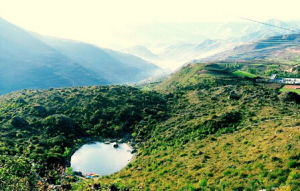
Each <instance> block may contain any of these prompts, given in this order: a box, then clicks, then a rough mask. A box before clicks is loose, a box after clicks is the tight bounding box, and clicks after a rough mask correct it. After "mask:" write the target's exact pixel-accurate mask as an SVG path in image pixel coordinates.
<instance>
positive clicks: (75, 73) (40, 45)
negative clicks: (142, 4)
mask: <svg viewBox="0 0 300 191" xmlns="http://www.w3.org/2000/svg"><path fill="white" fill-rule="evenodd" d="M159 69H160V68H159V67H158V66H156V65H154V64H151V63H150V62H147V61H145V60H143V59H141V58H139V57H136V56H133V55H130V54H123V53H121V52H117V51H113V50H109V49H103V48H99V47H96V46H94V45H91V44H87V43H82V42H75V41H72V40H63V39H58V38H52V37H44V36H41V35H38V34H34V33H31V32H29V31H26V30H23V29H21V28H19V27H17V26H15V25H13V24H11V23H9V22H7V21H5V20H3V19H0V94H3V93H7V92H10V91H14V90H19V89H32V88H33V89H35V88H50V87H66V86H83V85H97V84H113V83H132V82H138V81H140V80H144V79H145V78H149V77H151V76H152V75H153V74H154V73H155V72H156V71H157V70H159Z"/></svg>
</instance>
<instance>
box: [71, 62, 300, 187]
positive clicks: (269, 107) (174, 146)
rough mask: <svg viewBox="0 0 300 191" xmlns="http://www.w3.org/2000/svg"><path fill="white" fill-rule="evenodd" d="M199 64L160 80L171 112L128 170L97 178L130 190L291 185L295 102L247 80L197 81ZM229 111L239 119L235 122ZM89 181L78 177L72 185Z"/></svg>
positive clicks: (297, 150)
mask: <svg viewBox="0 0 300 191" xmlns="http://www.w3.org/2000/svg"><path fill="white" fill-rule="evenodd" d="M203 68H204V66H203V65H201V64H199V65H197V64H196V65H193V66H188V67H186V68H184V69H183V70H181V71H179V72H177V73H176V74H175V75H174V76H172V77H171V78H170V79H168V80H167V81H165V82H163V83H162V84H160V85H159V87H158V88H162V87H164V88H168V90H169V91H170V92H172V93H171V94H172V96H173V97H174V98H176V99H174V100H172V99H171V100H169V104H171V105H172V107H171V108H170V113H172V114H171V117H170V118H169V119H168V120H166V121H164V122H162V123H158V124H157V125H156V127H155V130H154V131H153V132H152V138H150V139H149V140H148V141H146V142H145V143H144V144H142V145H141V146H140V150H139V153H138V155H137V157H136V158H135V160H134V161H133V162H132V164H130V165H129V167H127V168H126V169H124V170H122V171H121V172H119V173H117V174H114V175H112V176H108V177H104V178H101V179H100V180H99V181H100V183H101V184H105V183H106V184H112V183H114V184H116V185H118V186H119V187H121V188H122V187H129V188H131V189H133V190H193V189H209V188H210V189H217V190H222V189H223V190H246V189H248V190H257V189H262V188H267V189H271V188H272V187H279V186H284V185H288V186H287V187H286V188H287V189H293V190H296V188H297V187H298V186H299V184H300V171H299V155H300V147H299V144H298V142H299V140H300V133H299V128H300V120H299V119H300V118H299V117H300V113H299V106H298V105H297V104H296V103H295V102H284V101H282V99H281V96H279V97H278V96H277V95H278V92H277V89H269V88H265V87H261V86H257V85H254V84H252V83H251V82H249V83H242V84H244V85H239V84H240V82H241V80H239V81H236V84H231V85H224V84H221V83H218V80H217V79H216V75H214V76H211V77H213V78H207V76H205V79H206V80H205V82H208V83H207V85H208V86H203V85H197V82H195V81H193V80H192V81H191V79H196V78H197V79H199V82H201V83H203V81H202V79H201V77H200V76H201V75H202V74H201V73H200V74H199V70H202V69H203ZM185 74H187V76H188V77H186V76H185ZM212 82H214V83H212ZM230 83H231V82H230ZM182 84H184V85H185V88H184V86H182ZM245 84H246V85H245ZM174 86H177V87H179V89H176V88H175V87H174ZM186 86H188V88H187V87H186ZM232 113H239V114H240V115H241V118H239V120H235V118H234V117H232V115H230V114H232ZM224 116H225V117H224ZM224 119H225V121H224ZM210 124H212V125H210ZM297 160H298V162H296V161H297ZM295 163H297V164H298V167H297V165H295ZM293 164H294V166H293ZM96 182H98V181H96ZM93 183H94V182H82V183H80V184H77V186H78V187H77V188H78V189H83V188H87V185H88V184H90V185H92V184H93Z"/></svg>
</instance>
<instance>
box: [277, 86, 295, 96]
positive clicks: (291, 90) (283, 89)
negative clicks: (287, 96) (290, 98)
mask: <svg viewBox="0 0 300 191" xmlns="http://www.w3.org/2000/svg"><path fill="white" fill-rule="evenodd" d="M280 92H295V93H297V94H298V95H300V90H299V89H291V88H285V87H283V88H281V89H280Z"/></svg>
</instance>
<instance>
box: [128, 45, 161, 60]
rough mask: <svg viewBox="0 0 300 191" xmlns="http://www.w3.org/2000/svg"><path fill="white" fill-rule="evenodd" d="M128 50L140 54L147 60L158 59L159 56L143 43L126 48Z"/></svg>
mask: <svg viewBox="0 0 300 191" xmlns="http://www.w3.org/2000/svg"><path fill="white" fill-rule="evenodd" d="M126 52H129V53H131V54H133V55H138V56H140V57H142V58H145V59H147V60H158V59H159V56H158V55H156V54H154V53H153V52H152V51H151V50H149V49H148V48H147V47H145V46H142V45H137V46H134V47H131V48H128V49H126Z"/></svg>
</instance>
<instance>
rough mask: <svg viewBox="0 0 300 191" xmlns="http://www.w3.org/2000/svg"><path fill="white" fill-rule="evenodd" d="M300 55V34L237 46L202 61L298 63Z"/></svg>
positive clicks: (280, 36)
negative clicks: (257, 60)
mask: <svg viewBox="0 0 300 191" xmlns="http://www.w3.org/2000/svg"><path fill="white" fill-rule="evenodd" d="M299 53H300V34H289V35H279V36H274V37H269V38H266V39H263V40H259V41H254V42H251V43H247V44H244V45H241V46H237V47H235V48H234V49H232V50H228V51H225V52H222V53H220V54H216V55H213V56H210V57H208V58H205V59H202V61H216V60H228V61H230V60H254V59H267V60H272V61H285V62H297V61H298V60H299V59H300V56H299Z"/></svg>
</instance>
